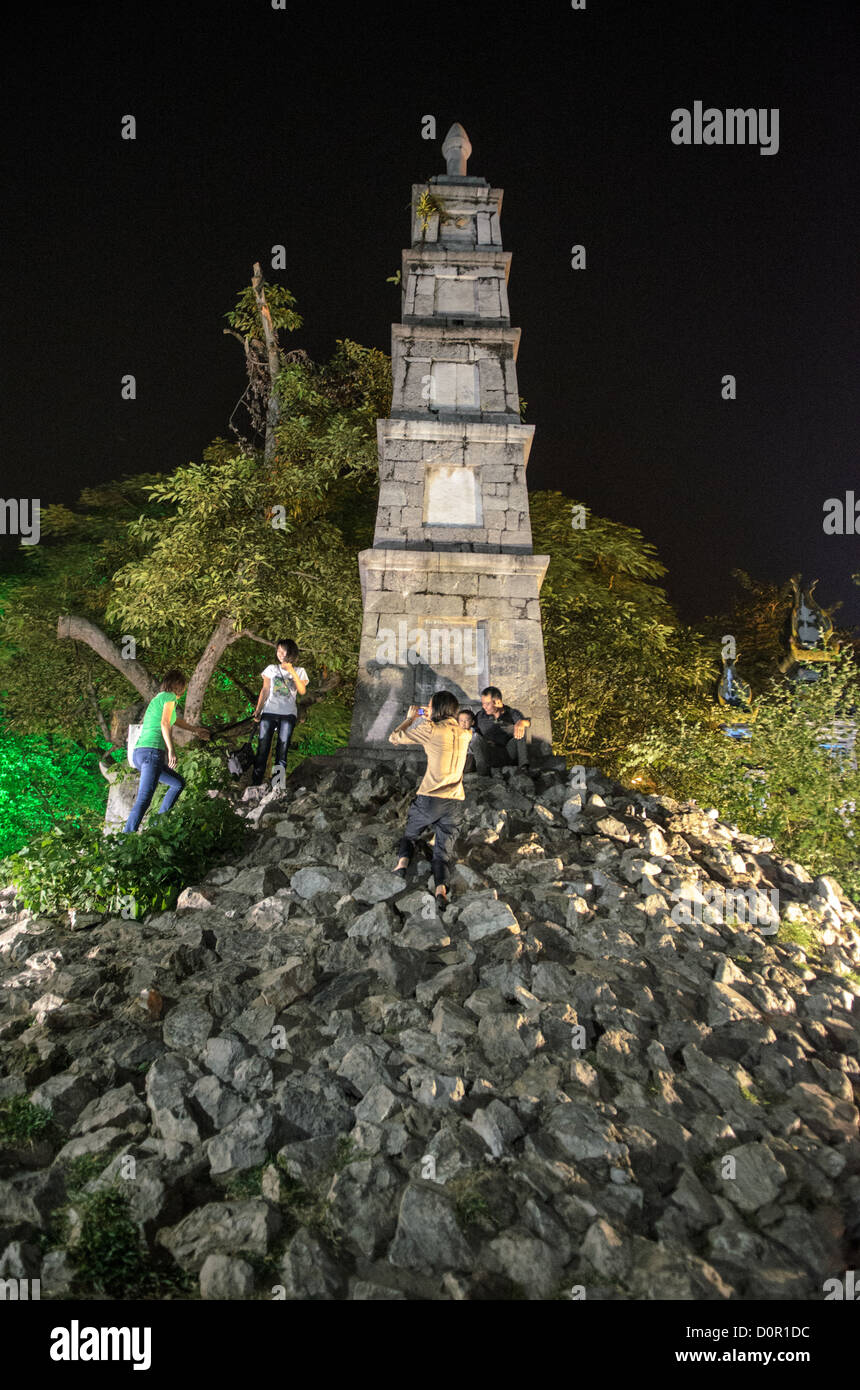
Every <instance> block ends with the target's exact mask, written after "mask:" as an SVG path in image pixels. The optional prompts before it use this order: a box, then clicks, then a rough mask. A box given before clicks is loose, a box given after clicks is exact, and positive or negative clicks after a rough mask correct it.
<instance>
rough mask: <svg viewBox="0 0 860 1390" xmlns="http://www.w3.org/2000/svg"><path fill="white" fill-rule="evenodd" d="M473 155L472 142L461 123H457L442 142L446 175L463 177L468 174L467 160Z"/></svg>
mask: <svg viewBox="0 0 860 1390" xmlns="http://www.w3.org/2000/svg"><path fill="white" fill-rule="evenodd" d="M471 153H472V142H471V140H470V139H469V137H468V135H467V134H466V132H465V130H464V129H463V127H462V126H461V125H460V123H459V121H455V122H454V124H453V125H452V127H451V129H450V130H449V131H448V134H447V135H446V136H445V139H444V140H443V141H442V155H443V157H444V159H445V164H446V166H447V167H446V173H447V174H448V175H449V176H450V175H452V174H454V175H455V176H459V177H461V178H462V177H463V176H464V175H465V173H466V160H467V159H468V158H469V155H470V154H471Z"/></svg>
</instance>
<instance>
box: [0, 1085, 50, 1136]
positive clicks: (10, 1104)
mask: <svg viewBox="0 0 860 1390" xmlns="http://www.w3.org/2000/svg"><path fill="white" fill-rule="evenodd" d="M53 1129H54V1120H53V1116H52V1115H51V1112H50V1110H46V1109H45V1107H44V1106H42V1105H33V1104H32V1103H31V1102H30V1101H29V1100H27V1097H26V1096H11V1097H10V1098H9V1099H8V1100H0V1144H34V1143H35V1142H36V1140H37V1139H46V1138H48V1137H49V1135H50V1134H51V1132H52V1131H53Z"/></svg>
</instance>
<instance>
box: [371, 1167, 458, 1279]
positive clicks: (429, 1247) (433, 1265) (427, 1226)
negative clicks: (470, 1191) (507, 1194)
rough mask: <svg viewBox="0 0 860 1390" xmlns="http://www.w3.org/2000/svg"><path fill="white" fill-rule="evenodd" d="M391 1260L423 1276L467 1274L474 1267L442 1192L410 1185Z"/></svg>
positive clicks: (392, 1248)
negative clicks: (449, 1271) (451, 1272)
mask: <svg viewBox="0 0 860 1390" xmlns="http://www.w3.org/2000/svg"><path fill="white" fill-rule="evenodd" d="M388 1258H389V1260H390V1261H391V1263H392V1264H393V1265H399V1266H401V1267H403V1268H405V1269H416V1270H420V1271H422V1272H424V1273H434V1272H435V1271H436V1270H439V1269H464V1270H468V1269H471V1268H472V1267H473V1265H474V1257H473V1255H472V1251H471V1250H470V1248H469V1246H468V1244H467V1242H466V1240H465V1237H464V1236H463V1233H462V1232H461V1231H460V1228H459V1227H458V1225H457V1221H456V1217H455V1214H454V1210H453V1207H452V1206H451V1203H450V1201H449V1200H448V1199H447V1198H446V1197H445V1196H444V1195H443V1194H442V1193H441V1192H437V1191H435V1190H434V1189H433V1188H431V1187H428V1186H423V1185H419V1184H417V1183H410V1184H409V1186H408V1187H407V1188H406V1190H405V1192H404V1193H403V1197H402V1198H401V1201H400V1209H399V1211H398V1213H397V1231H396V1234H395V1237H394V1240H393V1241H392V1243H391V1248H390V1250H389V1252H388Z"/></svg>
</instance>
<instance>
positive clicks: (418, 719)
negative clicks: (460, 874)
mask: <svg viewBox="0 0 860 1390" xmlns="http://www.w3.org/2000/svg"><path fill="white" fill-rule="evenodd" d="M457 711H458V705H457V701H456V699H455V697H454V696H453V695H452V694H451V693H450V692H449V691H447V690H437V691H436V694H435V695H434V696H433V698H432V700H431V701H430V705H429V707H428V710H427V717H426V718H425V717H424V716H422V714H421V712H420V710H419V708H418V706H417V705H410V707H409V713H408V714H407V716H406V718H405V720H404V721H403V723H402V724H400V725H398V727H397V728H396V729H395V730H394V731H393V732H392V733H390V734H389V736H388V742H389V743H393V744H395V746H399V747H406V746H408V745H411V744H418V745H419V746H422V747H423V748H424V751H425V753H426V755H427V770H426V772H425V773H424V778H423V781H422V782H421V785H420V787H419V788H418V794H417V796H416V797H415V800H414V801H413V802H412V805H411V806H410V807H409V812H408V815H407V817H406V825H405V827H404V831H403V837H402V839H401V841H400V844H399V845H398V847H397V853H398V855H399V858H398V861H397V865H396V867H395V873H402V874H403V875H404V877H405V875H406V870H407V868H408V867H409V864H410V862H411V860H412V856H413V854H414V853H415V842H416V840H417V839H418V836H419V835H420V834H421V832H422V831H423V830H428V829H432V830H433V831H434V837H433V860H432V865H431V868H432V871H433V881H434V884H435V887H436V903H437V906H438V907H439V908H440V910H441V911H443V912H444V910H445V908H446V906H447V904H448V885H449V883H450V880H451V875H450V863H451V858H452V856H453V852H454V845H455V843H456V840H457V830H458V827H459V825H460V821H461V819H462V815H463V801H464V799H465V792H464V791H463V766H464V764H465V761H466V755H467V753H468V751H469V743H470V740H471V737H472V734H471V730H468V729H464V728H462V727H461V725H460V724H459V723H458V721H457Z"/></svg>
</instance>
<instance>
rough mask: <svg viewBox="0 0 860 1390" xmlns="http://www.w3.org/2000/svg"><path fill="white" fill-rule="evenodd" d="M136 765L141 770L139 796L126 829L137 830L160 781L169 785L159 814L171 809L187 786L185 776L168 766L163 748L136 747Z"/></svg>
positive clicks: (134, 756) (133, 755)
mask: <svg viewBox="0 0 860 1390" xmlns="http://www.w3.org/2000/svg"><path fill="white" fill-rule="evenodd" d="M131 756H132V758H133V759H134V765H135V767H136V768H137V769H138V771H139V772H140V786H139V787H138V789H137V798H136V800H135V803H134V805H133V806H132V808H131V812H130V813H129V817H128V820H127V821H126V823H125V830H127V831H128V830H132V831H133V830H137V827H138V826H139V825H140V822H141V821H142V820H143V818H144V816H145V815H146V813H147V811H148V810H149V803H150V802H151V800H152V798H153V796H154V795H155V788H156V787H157V785H158V783H159V782H163V783H164V785H165V786H166V787H167V792H166V793H165V796H164V800H163V801H162V803H161V805H160V806H159V808H158V813H159V815H161V816H163V815H164V813H165V811H169V810H170V808H171V806H172V805H173V803H174V801H175V800H176V798H177V797H178V795H179V793H180V792H181V791H182V790H183V788H184V786H185V778H184V777H180V776H179V773H178V772H173V771H171V769H170V768H169V767H168V766H167V754H166V752H165V751H164V749H163V748H135V750H134V752H133V753H132V755H131Z"/></svg>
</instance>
